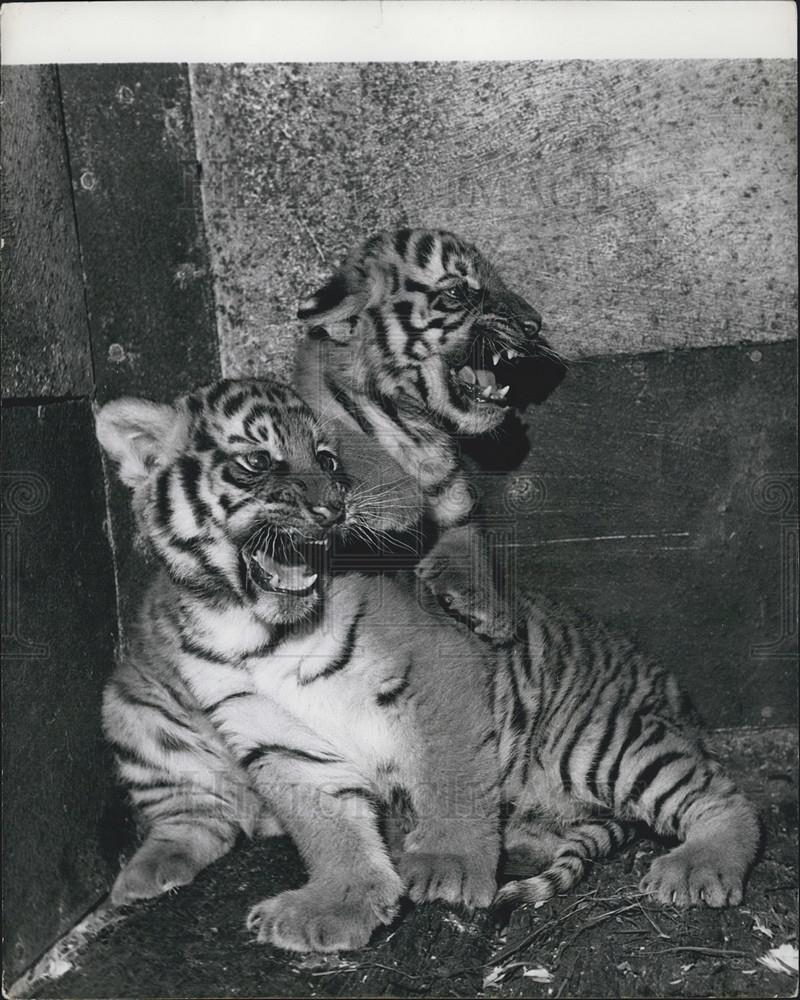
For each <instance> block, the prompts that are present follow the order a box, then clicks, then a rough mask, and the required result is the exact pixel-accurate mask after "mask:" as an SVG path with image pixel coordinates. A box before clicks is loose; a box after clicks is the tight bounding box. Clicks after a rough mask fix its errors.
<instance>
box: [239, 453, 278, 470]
mask: <svg viewBox="0 0 800 1000" xmlns="http://www.w3.org/2000/svg"><path fill="white" fill-rule="evenodd" d="M236 461H237V462H238V463H239V464H240V465H243V466H244V467H245V469H249V470H250V472H268V471H269V470H270V469H271V468H272V455H270V453H269V452H268V451H248V452H247V454H246V455H237V457H236Z"/></svg>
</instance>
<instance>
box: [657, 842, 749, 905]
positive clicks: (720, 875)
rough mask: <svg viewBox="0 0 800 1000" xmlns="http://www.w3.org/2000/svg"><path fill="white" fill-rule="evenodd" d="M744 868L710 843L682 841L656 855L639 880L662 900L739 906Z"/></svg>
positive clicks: (679, 902) (671, 902) (677, 903)
mask: <svg viewBox="0 0 800 1000" xmlns="http://www.w3.org/2000/svg"><path fill="white" fill-rule="evenodd" d="M744 876H745V872H744V871H743V869H742V866H741V864H737V863H735V862H731V861H728V860H727V859H726V858H724V857H721V856H720V852H719V850H718V849H717V848H715V847H714V846H712V845H708V844H688V843H687V844H681V846H680V847H676V848H675V849H674V850H672V851H670V852H669V854H666V855H664V857H662V858H657V859H656V860H655V861H654V862H653V864H652V865H651V866H650V870H649V871H648V873H647V874H646V875H645V876H644V878H643V879H642V881H641V882H640V884H639V887H640V889H642V891H643V892H646V893H648V894H649V895H651V896H652V897H653V898H654V899H656V900H658V902H660V903H666V904H672V905H673V906H680V907H686V906H700V905H702V904H704V903H705V905H706V906H714V907H719V906H738V905H739V903H741V901H742V896H743V889H744Z"/></svg>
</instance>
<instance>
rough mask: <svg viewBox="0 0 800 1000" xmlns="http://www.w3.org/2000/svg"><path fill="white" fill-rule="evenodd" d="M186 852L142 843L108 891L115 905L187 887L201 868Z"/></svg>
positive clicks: (176, 847) (171, 845) (173, 846)
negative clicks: (182, 886) (179, 887)
mask: <svg viewBox="0 0 800 1000" xmlns="http://www.w3.org/2000/svg"><path fill="white" fill-rule="evenodd" d="M203 867H204V865H202V864H201V863H199V862H198V861H197V859H196V858H194V857H193V856H192V855H191V853H190V852H189V851H187V850H186V849H184V848H182V847H181V846H180V845H177V844H170V843H145V844H144V845H143V846H142V847H140V848H139V850H138V851H137V852H136V854H134V856H133V857H132V858H131V860H130V861H129V862H128V864H127V865H125V867H124V868H123V869H122V871H121V872H120V873H119V875H118V876H117V880H116V882H115V883H114V888H113V889H112V890H111V902H112V904H113V905H114V906H126V905H127V904H128V903H133V902H135V901H136V900H139V899H152V898H153V897H155V896H161V895H163V893H165V892H169V890H170V889H175V888H177V887H178V886H181V885H188V884H189V882H191V881H192V880H193V879H194V877H195V875H197V873H198V872H199V871H200V869H201V868H203Z"/></svg>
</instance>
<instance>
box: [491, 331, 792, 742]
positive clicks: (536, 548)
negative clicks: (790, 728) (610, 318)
mask: <svg viewBox="0 0 800 1000" xmlns="http://www.w3.org/2000/svg"><path fill="white" fill-rule="evenodd" d="M795 373H796V344H794V343H784V344H773V345H761V346H760V347H759V348H758V349H757V350H756V349H754V348H752V347H750V348H746V347H733V348H711V349H705V350H694V351H681V352H674V353H659V354H647V355H641V356H639V357H632V356H628V357H616V358H596V359H592V360H586V361H583V362H580V363H576V364H575V365H573V367H572V369H571V370H570V373H569V376H568V378H567V380H566V381H565V382H564V383H563V385H562V387H561V388H560V389H559V390H558V391H557V392H556V394H555V395H554V396H553V397H552V398H551V399H550V400H548V401H547V402H546V403H545V404H543V405H542V406H540V407H538V408H534V409H533V410H531V411H529V413H528V414H527V417H526V423H527V426H528V436H529V439H530V442H531V450H530V453H529V455H528V457H527V458H526V460H525V461H524V463H523V464H522V465H521V466H520V467H519V469H518V470H517V471H516V472H515V473H513V474H512V476H511V477H510V478H508V477H504V476H496V475H493V476H487V477H486V479H485V482H484V492H485V493H486V494H487V495H488V497H489V503H488V506H489V508H490V510H491V512H492V516H493V517H494V519H495V521H496V524H497V528H498V530H501V531H503V532H505V533H506V537H508V538H510V540H511V543H512V546H513V548H512V550H511V551H512V552H515V553H516V561H515V572H516V578H517V580H518V583H519V585H521V586H531V587H537V588H541V589H542V590H544V591H545V592H547V593H549V594H550V595H551V596H553V597H556V598H559V599H560V600H563V601H565V602H566V603H569V604H571V605H573V606H575V607H577V608H580V609H582V610H584V611H586V612H587V613H589V614H590V615H593V616H594V617H596V618H599V619H600V620H601V621H605V622H608V623H610V624H612V625H614V626H615V627H616V628H617V629H619V630H621V631H623V632H625V633H628V634H634V635H638V637H639V638H640V640H641V643H642V645H643V646H644V648H646V649H648V650H649V651H650V652H652V653H654V654H656V655H657V656H658V657H659V658H660V659H661V660H662V662H664V663H665V664H667V665H668V666H669V667H671V668H672V669H673V670H674V671H675V672H676V673H677V674H678V675H679V676H680V677H681V678H682V680H683V681H684V683H685V685H686V687H687V688H688V690H689V692H690V693H691V694H692V696H693V698H694V700H695V702H696V703H697V706H698V708H699V709H700V710H701V712H702V714H703V715H704V716H705V718H706V719H707V721H708V722H709V723H711V724H713V725H741V724H759V723H761V724H764V723H774V722H780V723H786V722H793V721H795V720H796V719H797V626H796V617H795V616H796V614H797V575H796V571H795V573H794V576H792V574H791V572H789V569H790V566H791V561H792V559H794V560H796V558H797V472H796V470H797V459H796V430H795V419H796V418H795V398H796V374H795ZM792 545H793V546H794V549H793V553H794V554H793V555H792ZM792 618H795V624H794V631H793V634H792V628H791V626H790V624H789V622H790V620H791V619H792Z"/></svg>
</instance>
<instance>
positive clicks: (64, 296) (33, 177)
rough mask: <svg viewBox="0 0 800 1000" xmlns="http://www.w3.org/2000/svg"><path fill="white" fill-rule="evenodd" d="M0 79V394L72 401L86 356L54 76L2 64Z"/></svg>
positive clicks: (81, 385) (82, 380)
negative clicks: (0, 357)
mask: <svg viewBox="0 0 800 1000" xmlns="http://www.w3.org/2000/svg"><path fill="white" fill-rule="evenodd" d="M0 81H1V83H0V87H1V88H2V116H1V117H2V133H3V139H2V144H0V149H1V150H2V157H0V161H1V165H2V183H3V191H2V195H3V196H2V205H1V206H0V211H2V223H1V224H0V230H1V231H2V246H0V294H1V295H2V300H3V366H2V388H3V397H4V398H7V397H9V396H11V397H34V398H35V397H43V396H50V397H53V396H79V395H81V394H82V393H84V392H89V391H90V390H91V386H92V359H91V352H90V348H89V329H88V325H87V322H86V307H85V304H84V301H83V280H82V276H81V262H80V256H79V253H78V243H77V240H76V235H75V217H74V213H73V208H72V194H71V191H70V181H69V173H68V170H67V157H66V151H65V148H64V127H63V124H62V120H61V109H60V106H59V95H58V83H57V80H56V72H55V69H54V68H53V67H52V66H13V67H4V68H3V70H2V75H0Z"/></svg>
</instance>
